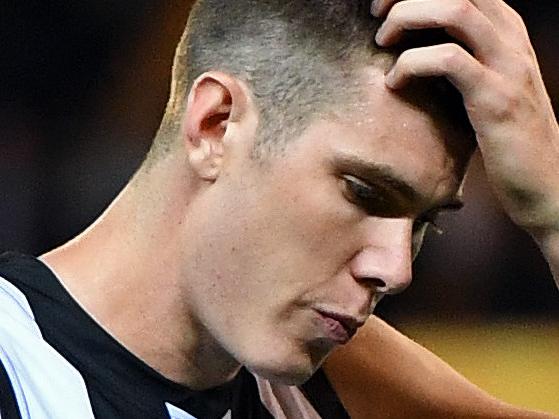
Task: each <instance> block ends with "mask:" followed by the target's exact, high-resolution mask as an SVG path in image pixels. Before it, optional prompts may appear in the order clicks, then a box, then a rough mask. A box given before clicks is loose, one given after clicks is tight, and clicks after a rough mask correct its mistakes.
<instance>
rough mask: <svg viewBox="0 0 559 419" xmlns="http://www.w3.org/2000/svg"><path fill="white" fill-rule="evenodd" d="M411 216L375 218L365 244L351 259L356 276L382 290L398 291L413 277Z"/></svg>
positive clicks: (357, 278) (360, 280)
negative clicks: (403, 217) (406, 217)
mask: <svg viewBox="0 0 559 419" xmlns="http://www.w3.org/2000/svg"><path fill="white" fill-rule="evenodd" d="M412 228H413V223H412V221H411V220H410V219H382V220H379V219H375V220H371V221H370V224H369V225H367V226H366V228H365V233H364V235H363V237H364V239H363V242H362V244H363V246H362V248H361V250H360V251H358V252H357V253H356V254H355V256H354V257H353V259H352V260H351V262H350V271H351V274H352V276H353V277H354V278H355V280H357V281H359V282H366V283H367V284H368V285H369V286H372V287H374V289H375V292H376V293H379V294H397V293H399V292H402V291H403V290H405V289H406V288H407V287H408V286H409V285H410V283H411V279H412V268H411V265H412Z"/></svg>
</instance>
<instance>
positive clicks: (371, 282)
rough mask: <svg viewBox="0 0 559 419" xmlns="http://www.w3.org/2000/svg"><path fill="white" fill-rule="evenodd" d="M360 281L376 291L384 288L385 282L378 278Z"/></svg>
mask: <svg viewBox="0 0 559 419" xmlns="http://www.w3.org/2000/svg"><path fill="white" fill-rule="evenodd" d="M361 280H362V281H364V282H367V283H368V284H369V285H371V286H373V287H374V288H376V289H380V288H385V287H386V282H384V281H383V280H382V279H380V278H374V277H371V278H361Z"/></svg>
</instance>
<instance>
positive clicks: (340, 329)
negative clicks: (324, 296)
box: [316, 310, 365, 345]
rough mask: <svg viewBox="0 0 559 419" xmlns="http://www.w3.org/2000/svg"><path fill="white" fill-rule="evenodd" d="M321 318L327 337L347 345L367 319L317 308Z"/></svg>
mask: <svg viewBox="0 0 559 419" xmlns="http://www.w3.org/2000/svg"><path fill="white" fill-rule="evenodd" d="M316 312H317V313H318V314H319V316H320V319H321V326H322V328H323V330H324V331H325V333H326V335H327V337H328V338H329V339H331V340H332V341H334V342H335V343H338V344H340V345H345V344H346V343H348V342H349V341H350V340H351V338H352V337H353V336H354V335H355V333H356V332H357V329H359V328H360V327H361V326H363V324H364V323H365V321H362V320H358V319H356V318H355V317H353V316H349V315H346V314H342V313H336V312H333V311H328V310H316Z"/></svg>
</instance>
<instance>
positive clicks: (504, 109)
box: [491, 88, 520, 121]
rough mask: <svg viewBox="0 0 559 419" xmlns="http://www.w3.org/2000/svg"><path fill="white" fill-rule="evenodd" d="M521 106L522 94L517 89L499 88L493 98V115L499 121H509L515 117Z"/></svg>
mask: <svg viewBox="0 0 559 419" xmlns="http://www.w3.org/2000/svg"><path fill="white" fill-rule="evenodd" d="M519 107H520V96H519V95H517V94H516V89H505V88H501V89H499V90H498V91H497V92H496V94H495V97H494V98H493V100H492V103H491V108H492V111H493V116H494V117H495V118H496V119H497V120H498V121H507V120H510V119H512V118H513V116H514V115H515V114H516V113H517V111H518V109H519Z"/></svg>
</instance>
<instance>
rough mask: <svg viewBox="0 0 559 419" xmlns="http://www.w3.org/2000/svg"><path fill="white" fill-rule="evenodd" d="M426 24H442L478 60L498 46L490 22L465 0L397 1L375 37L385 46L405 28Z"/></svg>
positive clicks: (417, 27) (439, 26)
mask: <svg viewBox="0 0 559 419" xmlns="http://www.w3.org/2000/svg"><path fill="white" fill-rule="evenodd" d="M430 28H444V29H445V30H446V32H447V33H448V34H449V35H450V36H452V37H454V38H456V39H457V40H459V41H461V42H463V43H464V44H465V45H466V46H467V47H468V48H470V49H471V50H472V51H473V52H474V55H475V56H476V57H477V58H478V59H481V60H482V61H483V60H485V59H486V58H490V57H494V56H495V55H497V54H498V52H499V50H500V48H502V43H501V42H500V39H499V35H498V34H497V32H496V30H495V27H494V26H493V24H492V23H491V22H490V21H489V19H488V18H487V17H486V16H485V15H484V14H483V13H481V12H480V11H479V10H478V9H477V8H476V7H475V6H474V5H473V4H472V3H470V1H469V0H447V1H445V2H441V1H440V0H409V1H405V2H400V3H398V4H396V5H394V7H392V9H391V10H390V12H389V13H388V16H387V18H386V21H385V22H384V23H383V24H382V26H381V27H380V29H379V30H378V32H377V36H376V41H377V43H378V44H379V45H380V46H384V47H388V46H391V45H394V44H395V43H397V42H398V41H400V39H401V38H402V36H403V35H404V33H405V31H408V30H418V29H430Z"/></svg>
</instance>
